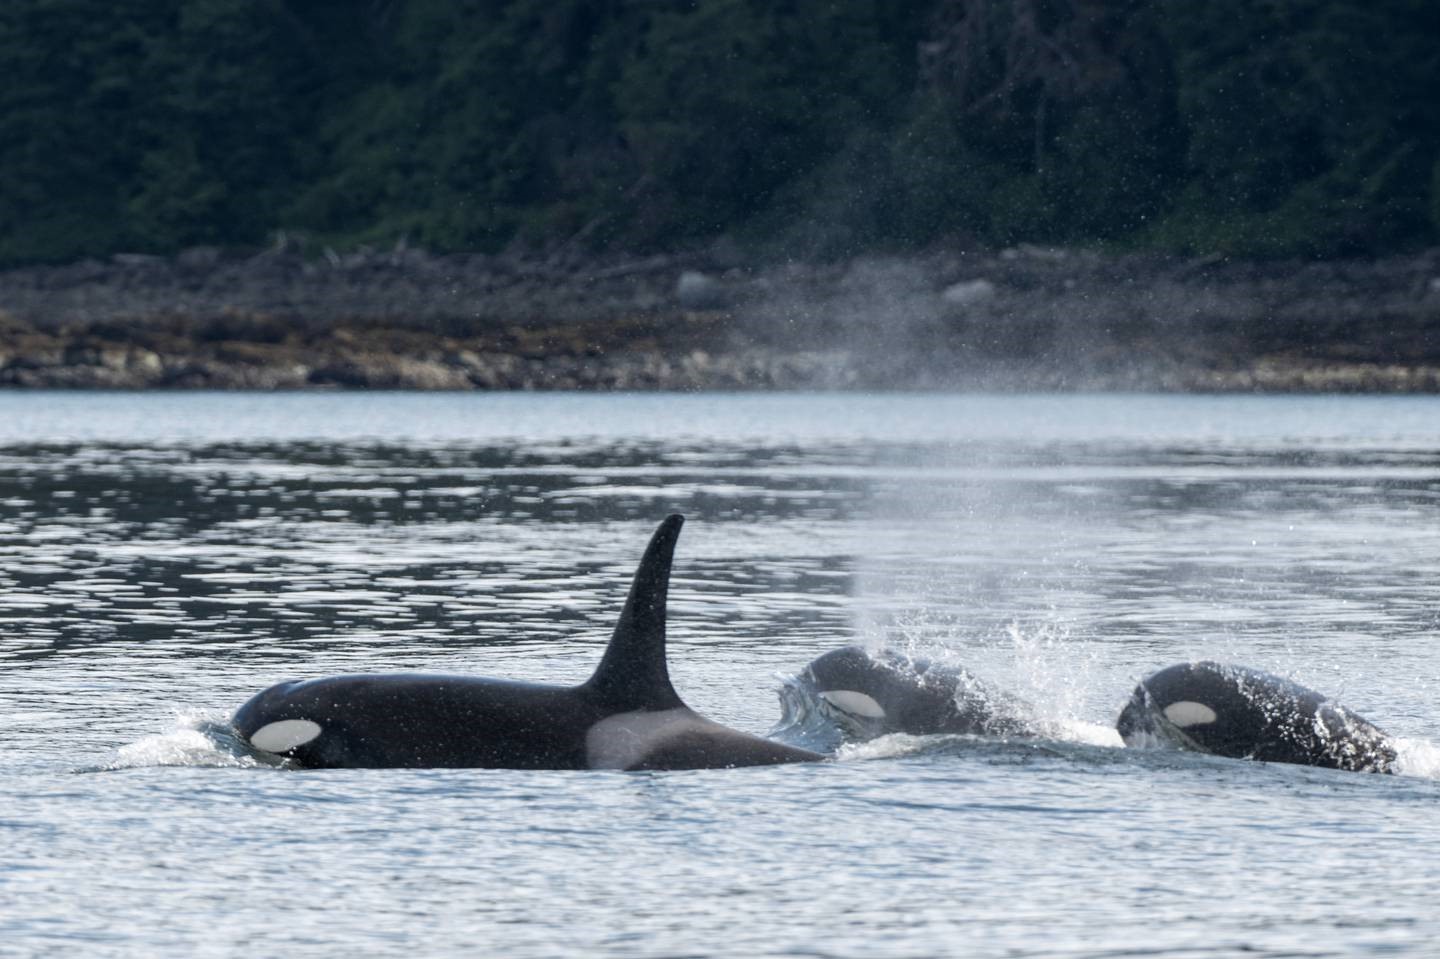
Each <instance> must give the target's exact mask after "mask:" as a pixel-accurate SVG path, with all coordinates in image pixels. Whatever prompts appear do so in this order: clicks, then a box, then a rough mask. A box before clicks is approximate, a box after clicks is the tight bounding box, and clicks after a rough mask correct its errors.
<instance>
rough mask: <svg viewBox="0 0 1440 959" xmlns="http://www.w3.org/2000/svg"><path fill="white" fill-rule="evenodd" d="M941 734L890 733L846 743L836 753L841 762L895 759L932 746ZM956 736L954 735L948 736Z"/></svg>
mask: <svg viewBox="0 0 1440 959" xmlns="http://www.w3.org/2000/svg"><path fill="white" fill-rule="evenodd" d="M940 738H942V737H939V736H912V735H910V734H909V733H890V734H889V735H888V736H879V737H876V738H875V739H870V740H867V741H865V742H863V743H846V744H845V745H844V746H841V747H840V749H839V750H838V751H837V752H836V753H835V758H836V759H837V760H839V761H840V762H851V761H854V760H867V759H894V758H896V757H899V756H913V755H914V754H916V753H920V752H924V751H925V749H926V747H927V746H932V745H933V744H934V743H935V741H936V740H938V739H940ZM947 738H954V737H947Z"/></svg>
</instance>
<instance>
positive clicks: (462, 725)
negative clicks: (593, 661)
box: [233, 674, 604, 769]
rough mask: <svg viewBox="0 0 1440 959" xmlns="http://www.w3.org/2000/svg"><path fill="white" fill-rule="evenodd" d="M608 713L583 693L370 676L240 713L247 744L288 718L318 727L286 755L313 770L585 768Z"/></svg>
mask: <svg viewBox="0 0 1440 959" xmlns="http://www.w3.org/2000/svg"><path fill="white" fill-rule="evenodd" d="M603 715H604V713H603V711H602V710H601V709H600V708H599V707H598V706H597V705H595V703H594V702H593V701H592V700H591V698H590V697H589V696H587V695H586V694H585V693H584V691H583V690H581V689H573V688H567V687H562V686H546V685H540V684H535V683H518V682H509V681H506V680H496V679H483V678H472V677H466V676H431V675H420V674H394V675H386V674H370V675H351V676H330V677H327V678H325V679H315V680H309V681H306V682H296V683H281V684H280V685H278V686H272V687H271V688H270V689H267V690H265V691H264V692H262V693H260V694H259V695H257V696H255V697H254V698H253V699H251V700H250V701H249V702H247V703H245V705H243V706H241V707H240V709H239V710H238V711H237V712H236V713H235V717H234V720H233V722H234V725H235V729H236V731H237V732H238V733H239V734H240V735H241V737H242V738H244V739H245V740H247V741H249V739H250V737H251V736H253V735H254V734H255V733H256V732H257V731H259V730H260V729H262V728H263V727H265V726H266V725H268V724H270V723H274V722H278V721H282V720H287V719H303V720H308V721H310V722H313V723H315V724H317V725H318V726H319V727H320V733H319V735H317V736H316V737H315V738H314V739H312V740H311V741H309V742H307V743H305V744H303V745H300V746H298V747H295V748H294V749H291V750H289V751H287V752H285V753H284V755H285V756H286V757H287V758H289V759H290V760H291V761H292V762H294V763H295V764H296V765H297V766H301V767H304V768H310V769H326V768H338V767H344V768H384V767H411V768H430V767H462V768H463V767H472V768H507V769H584V768H586V767H587V761H586V751H585V733H586V730H588V729H589V728H590V726H592V725H593V724H594V723H595V722H596V721H597V720H599V719H600V718H602V716H603Z"/></svg>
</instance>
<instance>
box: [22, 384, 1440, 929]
mask: <svg viewBox="0 0 1440 959" xmlns="http://www.w3.org/2000/svg"><path fill="white" fill-rule="evenodd" d="M671 511H679V512H683V513H685V514H686V515H687V516H688V517H689V519H690V522H689V523H688V524H687V526H686V528H685V532H684V535H683V536H682V538H681V543H680V549H679V554H678V559H677V568H676V579H675V582H674V585H673V588H672V606H671V661H672V674H673V676H674V679H675V683H676V686H677V688H678V689H679V690H680V692H681V695H682V696H683V697H685V698H686V700H687V701H688V702H689V703H690V704H691V705H692V706H694V707H695V708H697V709H699V710H700V711H702V712H704V713H706V714H708V715H710V716H712V717H713V718H715V719H717V720H720V721H722V722H725V723H728V724H730V725H733V726H736V727H739V728H742V729H746V730H749V731H752V732H757V733H763V732H765V731H766V730H767V729H768V728H769V727H770V726H771V725H772V724H773V723H774V722H775V721H776V719H777V718H778V716H779V709H778V705H777V701H776V689H777V688H778V686H779V685H780V681H781V677H782V676H784V675H786V674H788V673H792V672H794V671H796V670H798V669H799V668H800V667H801V666H803V665H804V664H805V662H807V661H808V660H809V659H811V658H813V657H814V656H816V655H819V654H820V653H823V652H825V651H827V650H829V649H832V648H834V647H836V646H838V645H841V644H843V643H847V642H864V643H868V644H871V645H877V646H878V645H881V644H890V645H892V646H900V647H905V648H913V649H916V650H919V651H924V652H925V653H927V654H929V655H938V656H941V657H943V658H945V659H947V660H949V661H953V662H955V663H957V664H961V665H963V666H965V667H966V668H967V669H969V670H971V671H972V672H974V673H975V674H977V675H979V676H981V677H983V678H984V679H986V680H988V681H990V682H993V683H995V684H997V685H1000V686H1002V687H1004V688H1006V689H1007V690H1009V691H1011V692H1013V693H1015V694H1016V695H1020V696H1023V697H1024V698H1025V699H1027V700H1029V701H1031V702H1032V703H1034V704H1036V708H1038V709H1039V710H1041V711H1042V712H1043V713H1044V714H1045V718H1046V719H1047V720H1049V722H1050V727H1049V728H1051V729H1053V730H1054V735H1053V737H1051V738H1046V739H1042V740H1028V741H1027V740H1016V741H1011V742H1005V741H987V740H983V739H974V738H945V737H932V738H928V739H927V738H919V739H915V738H906V737H892V738H889V739H884V740H880V741H878V742H874V743H870V744H867V745H864V746H859V747H850V748H847V749H846V750H844V751H843V752H842V754H841V755H840V757H839V759H838V761H836V762H832V763H826V764H822V765H816V766H800V767H772V768H763V769H740V770H709V771H700V772H673V773H605V772H563V773H561V772H555V773H544V772H513V771H479V770H474V771H472V770H433V771H373V770H372V771H333V772H297V771H292V770H277V769H274V768H269V767H265V766H259V765H257V764H255V763H254V762H253V761H252V760H249V759H247V758H245V757H244V756H241V755H238V754H236V753H235V752H234V751H233V750H230V749H227V748H226V747H225V746H224V742H223V736H219V735H218V734H217V733H216V730H215V725H214V724H220V723H223V722H224V720H225V718H226V717H227V716H228V715H229V713H230V711H231V710H233V709H234V707H235V706H237V705H238V704H239V703H241V702H242V701H244V700H245V699H246V698H247V697H248V696H249V695H250V694H251V693H253V692H255V691H256V690H258V689H260V688H261V687H263V686H266V685H268V684H270V683H273V682H276V681H279V680H283V679H288V678H298V677H308V676H319V675H324V674H327V673H333V672H340V671H356V670H367V671H375V670H404V669H424V670H442V671H452V672H465V673H472V674H485V675H497V676H507V677H514V678H522V679H531V680H543V681H553V682H575V681H579V680H581V679H583V678H584V677H585V676H586V675H587V674H588V672H589V670H590V669H591V668H592V667H593V665H594V664H595V662H596V661H597V660H598V657H599V654H600V651H601V649H602V648H603V644H604V642H605V640H606V638H607V637H608V634H609V630H610V628H611V626H612V624H613V619H614V616H615V614H616V612H617V611H618V609H619V606H620V603H621V601H622V599H623V595H624V591H625V588H626V586H627V583H628V578H629V576H630V575H631V573H632V572H633V569H634V564H635V562H636V560H637V559H638V557H639V554H640V552H641V550H642V549H643V547H644V544H645V540H646V538H647V536H648V535H649V532H650V530H651V529H652V528H653V525H654V524H655V523H656V522H657V521H658V520H659V519H660V518H661V517H662V516H663V515H664V514H665V513H667V512H671ZM0 557H3V561H0V659H3V663H4V666H3V672H0V747H3V749H0V955H4V956H11V955H14V956H72V955H73V956H233V955H242V954H243V955H247V956H270V955H284V956H370V955H401V954H406V955H420V956H427V957H428V956H476V955H495V956H519V957H528V956H536V957H538V956H564V955H577V956H578V955H585V956H627V957H628V956H647V957H648V956H762V955H763V956H769V955H786V956H835V957H887V956H952V955H953V956H986V957H988V956H996V957H999V956H1116V955H1164V956H1185V957H1192V956H1229V955H1240V954H1243V955H1260V956H1297V955H1303V956H1312V955H1313V956H1351V955H1440V905H1437V900H1436V893H1437V890H1440V826H1437V822H1436V815H1435V810H1436V808H1437V803H1440V783H1437V781H1436V779H1437V777H1440V749H1437V748H1436V747H1435V746H1434V745H1433V743H1436V742H1440V706H1437V704H1436V702H1435V698H1436V697H1435V691H1436V683H1437V677H1440V649H1437V645H1436V642H1435V640H1436V638H1437V631H1440V625H1437V603H1436V600H1437V587H1436V583H1437V581H1440V580H1437V573H1440V568H1437V566H1440V401H1437V400H1435V399H1429V398H1411V399H1406V398H1302V399H1294V398H1258V397H1240V398H1235V397H1227V398H1222V397H1153V396H1093V397H1085V396H1079V397H1076V396H1057V397H1024V396H1021V397H999V396H966V395H957V396H861V395H793V394H787V395H686V396H675V395H606V396H596V395H397V394H390V395H387V394H347V395H195V394H184V395H181V394H111V395H105V394H63V393H48V394H47V393H8V394H0ZM1197 657H1208V658H1215V659H1222V660H1226V661H1230V662H1236V663H1241V664H1245V665H1249V666H1254V667H1258V668H1262V669H1267V670H1270V671H1272V672H1276V673H1279V674H1282V675H1284V676H1287V677H1290V678H1293V679H1295V680H1298V681H1300V682H1302V683H1304V684H1306V685H1309V686H1312V687H1314V688H1316V689H1319V690H1321V691H1323V692H1326V693H1329V694H1332V695H1334V696H1336V697H1338V698H1339V699H1341V700H1342V701H1343V702H1345V703H1346V704H1347V705H1349V706H1350V707H1351V708H1352V709H1355V710H1356V711H1358V712H1360V713H1361V714H1363V715H1365V716H1367V717H1368V718H1369V719H1371V720H1372V721H1373V722H1375V723H1376V724H1378V725H1380V726H1381V727H1383V728H1385V729H1387V730H1389V731H1390V732H1392V733H1393V734H1394V735H1396V736H1398V737H1400V739H1401V743H1402V747H1403V749H1402V752H1403V755H1402V771H1403V774H1402V775H1398V776H1378V775H1365V774H1358V773H1345V772H1336V771H1330V770H1320V769H1311V768H1302V767H1293V766H1275V765H1264V764H1259V763H1251V762H1245V761H1237V760H1226V759H1218V758H1212V757H1204V756H1197V755H1193V754H1184V753H1174V752H1159V751H1138V750H1127V749H1124V748H1121V747H1120V746H1119V743H1118V740H1117V738H1116V737H1115V734H1114V733H1113V730H1112V728H1111V724H1112V723H1113V721H1114V718H1115V715H1116V714H1117V713H1118V711H1119V709H1120V707H1121V705H1122V704H1123V702H1124V700H1125V698H1126V697H1127V696H1128V695H1129V692H1130V690H1131V688H1132V687H1133V685H1134V684H1135V682H1136V681H1137V680H1139V679H1140V678H1141V677H1142V676H1144V675H1145V674H1146V673H1148V672H1150V671H1152V670H1155V669H1158V668H1160V667H1162V666H1165V665H1168V664H1170V663H1173V662H1177V661H1180V660H1183V659H1187V658H1197Z"/></svg>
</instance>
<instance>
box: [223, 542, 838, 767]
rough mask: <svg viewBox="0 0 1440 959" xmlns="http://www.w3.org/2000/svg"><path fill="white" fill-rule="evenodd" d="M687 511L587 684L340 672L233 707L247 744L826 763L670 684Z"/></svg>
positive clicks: (648, 555) (650, 554)
mask: <svg viewBox="0 0 1440 959" xmlns="http://www.w3.org/2000/svg"><path fill="white" fill-rule="evenodd" d="M683 523H684V519H683V517H680V516H678V515H677V516H670V517H669V518H667V519H666V520H665V521H664V522H662V523H661V524H660V526H659V528H658V529H657V530H656V531H655V534H654V536H653V537H652V538H651V540H650V545H649V547H648V548H647V549H646V551H645V555H644V558H643V559H641V561H640V567H639V569H638V570H637V572H636V573H635V581H634V583H633V584H632V585H631V587H630V595H629V597H628V599H627V600H626V603H625V608H624V611H623V612H622V613H621V615H620V622H619V623H618V624H617V625H616V627H615V633H614V636H613V637H612V638H611V640H610V645H609V647H608V648H607V649H606V650H605V655H604V657H603V658H602V659H601V661H600V665H599V667H598V668H597V669H596V670H595V674H594V675H593V676H591V677H590V679H589V680H588V681H587V682H585V683H582V684H581V685H579V686H574V687H565V686H550V685H541V684H537V683H524V682H514V681H510V680H504V679H483V678H478V677H470V676H437V675H421V674H403V673H399V674H376V675H351V676H332V677H328V678H325V679H312V680H308V681H305V682H289V683H281V684H280V685H278V686H272V687H271V688H269V689H267V690H265V691H264V692H262V693H260V694H259V695H257V696H255V697H254V698H253V699H251V700H250V701H249V702H247V703H245V704H244V705H243V706H241V707H240V709H239V710H238V711H237V712H236V713H235V716H234V719H233V720H232V724H233V726H234V728H235V731H236V733H237V734H238V735H239V737H240V738H241V739H242V740H243V741H244V742H246V743H248V744H249V745H250V746H251V747H253V748H254V749H256V750H259V751H260V752H263V753H269V754H274V755H278V756H282V757H284V758H285V759H286V760H288V761H289V763H290V764H291V765H294V766H298V767H302V768H367V767H488V768H508V769H705V768H713V767H728V766H757V765H767V764H772V763H791V762H806V761H813V760H820V759H823V758H824V757H823V756H821V755H819V754H818V753H813V752H809V751H807V750H803V749H799V748H795V747H792V746H787V745H784V744H782V743H777V742H771V741H770V740H767V739H762V738H760V737H758V736H751V735H748V734H746V733H743V732H739V731H737V730H734V729H729V728H727V727H725V726H722V725H720V724H719V723H716V722H713V721H711V720H709V719H706V718H705V717H703V716H701V715H699V714H698V713H696V712H694V711H693V710H691V709H690V708H688V707H687V706H686V705H685V704H684V703H683V702H682V701H681V699H680V697H679V696H678V695H677V694H676V692H675V689H674V687H672V686H671V684H670V676H669V671H668V669H667V667H666V660H665V604H666V595H667V592H668V588H669V581H670V566H671V562H672V560H673V557H674V552H675V542H676V540H677V538H678V537H679V535H680V527H681V525H682V524H683Z"/></svg>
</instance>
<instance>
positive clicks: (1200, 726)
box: [1115, 662, 1396, 773]
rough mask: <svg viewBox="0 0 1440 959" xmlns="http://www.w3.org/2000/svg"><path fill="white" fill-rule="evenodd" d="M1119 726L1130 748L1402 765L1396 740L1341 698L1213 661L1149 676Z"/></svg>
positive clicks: (1363, 767) (1381, 767)
mask: <svg viewBox="0 0 1440 959" xmlns="http://www.w3.org/2000/svg"><path fill="white" fill-rule="evenodd" d="M1115 728H1116V730H1117V731H1118V732H1119V733H1120V736H1121V738H1122V739H1124V740H1125V744H1126V745H1127V746H1141V747H1144V746H1156V745H1160V746H1166V745H1168V746H1172V747H1178V748H1181V749H1189V750H1194V751H1197V752H1204V753H1212V754H1214V755H1216V756H1228V757H1231V758H1233V759H1258V760H1261V761H1263V762H1275V763H1297V764H1300V765H1305V766H1323V767H1326V768H1329V769H1349V770H1354V771H1358V772H1379V773H1384V772H1392V771H1393V770H1394V765H1395V762H1396V751H1395V746H1394V744H1393V743H1392V742H1391V739H1390V737H1389V736H1387V735H1386V734H1385V733H1384V732H1383V731H1381V730H1380V729H1379V728H1377V727H1376V726H1375V725H1374V724H1372V723H1371V722H1369V721H1368V720H1366V719H1364V718H1363V717H1361V716H1358V715H1356V714H1355V713H1353V712H1351V711H1350V710H1348V709H1346V708H1345V707H1344V706H1341V705H1340V704H1339V703H1336V702H1333V701H1331V700H1329V699H1326V698H1325V697H1324V696H1322V695H1321V694H1320V693H1317V692H1315V691H1314V690H1313V689H1307V688H1306V687H1304V686H1301V685H1300V684H1298V683H1293V682H1290V681H1289V680H1286V679H1281V678H1280V677H1278V676H1272V675H1271V674H1269V673H1264V672H1260V671H1259V670H1255V669H1247V668H1245V667H1243V666H1229V665H1224V664H1221V663H1214V662H1196V663H1181V664H1179V665H1176V666H1170V667H1168V668H1166V669H1162V670H1160V671H1159V672H1157V673H1155V674H1154V675H1152V676H1149V677H1147V678H1145V679H1144V680H1142V681H1141V682H1140V685H1139V686H1137V687H1136V688H1135V692H1134V695H1132V696H1131V697H1130V702H1129V703H1127V704H1126V706H1125V708H1124V710H1122V711H1121V713H1120V719H1119V721H1118V722H1117V723H1116V727H1115Z"/></svg>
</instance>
